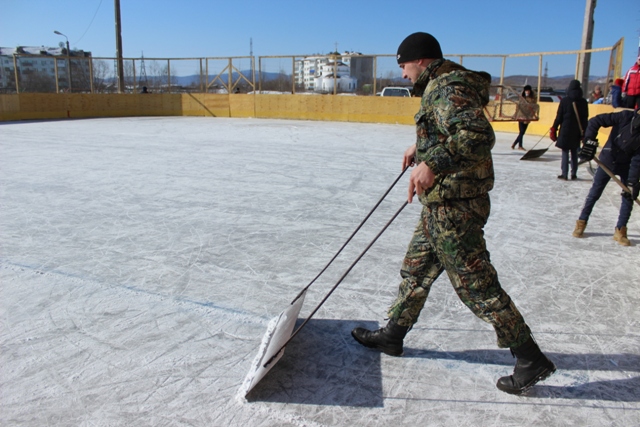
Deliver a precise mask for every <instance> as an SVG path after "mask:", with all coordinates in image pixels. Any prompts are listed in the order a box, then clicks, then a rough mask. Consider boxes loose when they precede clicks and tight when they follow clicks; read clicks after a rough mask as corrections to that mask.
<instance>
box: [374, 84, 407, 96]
mask: <svg viewBox="0 0 640 427" xmlns="http://www.w3.org/2000/svg"><path fill="white" fill-rule="evenodd" d="M380 96H402V97H410V96H411V91H410V90H409V89H407V88H406V87H393V86H388V87H385V88H384V89H382V92H380Z"/></svg>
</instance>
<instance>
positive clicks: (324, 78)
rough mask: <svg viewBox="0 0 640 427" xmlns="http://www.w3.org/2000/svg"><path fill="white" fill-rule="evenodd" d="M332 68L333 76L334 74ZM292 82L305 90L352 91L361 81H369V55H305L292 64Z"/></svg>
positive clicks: (370, 69) (371, 60)
mask: <svg viewBox="0 0 640 427" xmlns="http://www.w3.org/2000/svg"><path fill="white" fill-rule="evenodd" d="M334 68H335V75H334ZM295 73H296V74H295V81H296V84H297V85H299V86H303V87H304V88H305V89H306V90H313V91H323V92H325V91H326V92H333V87H334V82H337V83H338V87H337V91H338V92H355V91H356V90H358V89H359V86H358V85H360V87H361V86H362V84H363V82H368V81H372V80H373V57H371V56H362V54H361V53H358V52H344V53H342V54H339V53H337V52H336V53H333V54H330V55H317V56H307V57H305V58H304V59H302V60H299V61H296V63H295Z"/></svg>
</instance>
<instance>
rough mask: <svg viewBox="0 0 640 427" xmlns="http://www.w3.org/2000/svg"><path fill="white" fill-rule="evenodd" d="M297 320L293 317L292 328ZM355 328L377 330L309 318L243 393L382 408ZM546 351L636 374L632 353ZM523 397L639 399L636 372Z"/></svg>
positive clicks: (370, 355)
mask: <svg viewBox="0 0 640 427" xmlns="http://www.w3.org/2000/svg"><path fill="white" fill-rule="evenodd" d="M301 323H302V319H298V321H297V324H296V328H297V327H298V326H299V325H300V324H301ZM356 326H363V327H365V328H367V329H377V328H379V325H378V323H377V322H373V321H354V320H331V319H311V320H310V321H309V322H308V323H307V325H306V326H305V327H304V329H303V330H301V331H300V333H299V334H298V335H296V337H295V338H294V339H293V340H292V341H291V342H290V343H289V344H288V345H287V347H286V349H285V352H284V355H283V356H282V358H281V359H280V360H279V361H278V363H276V364H275V366H274V367H273V368H272V369H271V370H270V371H269V372H268V373H267V375H266V376H265V377H264V378H263V379H262V380H261V381H260V382H259V383H258V384H257V385H256V386H255V387H254V388H253V389H252V390H251V392H250V393H249V394H248V395H247V396H246V398H247V400H248V401H250V402H251V401H263V402H281V403H298V404H309V405H331V406H352V407H383V405H384V399H383V393H382V372H381V363H380V357H381V355H380V353H379V352H377V351H374V350H370V349H367V348H364V347H362V346H360V345H358V344H357V343H356V342H355V341H354V340H353V339H352V338H351V330H352V329H353V328H354V327H356ZM545 354H546V355H547V356H548V357H549V358H550V359H551V360H552V361H553V362H554V363H555V364H556V366H557V368H558V371H621V372H640V355H637V354H629V353H622V354H596V353H593V354H563V353H549V352H545ZM404 357H406V358H425V359H439V360H455V361H463V362H467V363H477V364H482V365H502V366H506V367H508V368H509V369H507V370H506V371H505V375H508V374H510V373H511V372H512V369H513V366H514V365H515V359H514V358H513V357H512V356H511V353H510V352H509V351H508V350H505V349H496V350H463V351H433V350H424V349H416V348H409V347H406V346H405V351H404ZM526 395H527V396H531V397H538V398H563V399H585V400H606V401H615V402H640V375H635V376H633V377H631V378H628V379H619V380H610V381H594V382H584V383H582V384H577V385H575V386H547V385H545V384H544V383H540V384H538V385H536V386H535V387H533V388H532V389H530V390H529V391H528V392H527V394H526Z"/></svg>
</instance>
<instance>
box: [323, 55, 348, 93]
mask: <svg viewBox="0 0 640 427" xmlns="http://www.w3.org/2000/svg"><path fill="white" fill-rule="evenodd" d="M357 82H358V80H357V79H356V78H354V77H351V76H350V75H349V66H348V65H346V64H345V63H344V62H340V61H335V60H330V61H329V62H327V63H326V64H324V65H322V67H321V68H320V75H319V76H317V77H315V79H314V85H313V87H314V90H315V91H322V92H333V91H334V87H337V92H342V93H344V92H347V93H349V92H355V91H356V89H357Z"/></svg>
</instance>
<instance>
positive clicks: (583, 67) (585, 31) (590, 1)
mask: <svg viewBox="0 0 640 427" xmlns="http://www.w3.org/2000/svg"><path fill="white" fill-rule="evenodd" d="M596 2H597V0H587V5H586V9H585V11H584V24H583V26H582V47H581V48H580V49H582V50H586V49H591V48H592V46H593V26H594V21H593V13H594V11H595V9H596ZM590 67H591V53H581V54H580V59H579V62H578V70H577V73H576V74H577V76H576V78H578V79H580V81H581V83H582V90H583V91H584V94H585V95H586V96H587V97H588V93H587V91H588V90H589V68H590Z"/></svg>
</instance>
